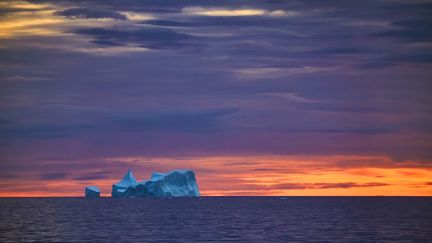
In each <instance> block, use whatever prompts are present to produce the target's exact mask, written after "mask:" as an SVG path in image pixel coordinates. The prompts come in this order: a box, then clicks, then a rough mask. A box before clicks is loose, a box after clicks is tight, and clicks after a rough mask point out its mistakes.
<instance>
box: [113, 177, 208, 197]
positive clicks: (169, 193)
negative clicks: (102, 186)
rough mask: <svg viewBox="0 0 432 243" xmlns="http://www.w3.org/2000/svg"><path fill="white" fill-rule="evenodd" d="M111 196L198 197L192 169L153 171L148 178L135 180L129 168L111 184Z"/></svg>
mask: <svg viewBox="0 0 432 243" xmlns="http://www.w3.org/2000/svg"><path fill="white" fill-rule="evenodd" d="M111 195H112V197H126V198H134V197H199V196H200V193H199V190H198V185H197V182H196V179H195V173H194V172H193V171H192V170H173V171H170V172H168V173H157V172H154V173H153V174H152V176H151V178H150V180H147V181H142V182H137V181H136V179H135V177H134V176H133V174H132V171H131V170H128V172H127V173H126V175H125V176H124V177H123V179H121V180H120V181H119V182H117V183H115V184H114V185H113V186H112V193H111Z"/></svg>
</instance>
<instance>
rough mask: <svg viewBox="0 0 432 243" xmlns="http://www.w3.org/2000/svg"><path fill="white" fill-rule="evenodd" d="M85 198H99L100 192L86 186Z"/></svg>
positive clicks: (93, 187)
mask: <svg viewBox="0 0 432 243" xmlns="http://www.w3.org/2000/svg"><path fill="white" fill-rule="evenodd" d="M85 197H100V190H99V188H98V187H96V186H86V188H85Z"/></svg>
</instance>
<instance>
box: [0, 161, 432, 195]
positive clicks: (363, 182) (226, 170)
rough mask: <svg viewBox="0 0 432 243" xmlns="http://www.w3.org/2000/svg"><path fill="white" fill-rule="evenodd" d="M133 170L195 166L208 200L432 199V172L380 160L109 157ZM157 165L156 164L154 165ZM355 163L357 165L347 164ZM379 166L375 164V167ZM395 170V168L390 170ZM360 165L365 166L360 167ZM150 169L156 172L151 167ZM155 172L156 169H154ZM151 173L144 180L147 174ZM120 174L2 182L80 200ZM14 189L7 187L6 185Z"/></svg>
mask: <svg viewBox="0 0 432 243" xmlns="http://www.w3.org/2000/svg"><path fill="white" fill-rule="evenodd" d="M106 160H107V162H108V163H110V161H117V162H119V161H120V162H122V163H125V165H127V166H129V167H131V168H134V173H135V175H136V176H137V179H139V181H141V180H143V179H145V178H148V177H149V174H150V173H151V172H152V171H157V170H159V171H168V170H172V169H176V168H190V169H193V170H195V171H196V173H197V180H198V185H199V187H200V191H201V194H202V195H203V196H432V186H431V185H430V181H431V180H430V178H432V169H431V168H423V167H419V166H417V163H418V162H414V161H412V162H408V163H407V162H405V163H404V164H405V166H406V167H398V165H397V164H394V163H395V162H392V161H391V160H390V159H388V158H386V157H379V156H375V157H373V156H238V157H198V158H180V159H169V158H144V157H127V158H109V159H106ZM156 161H157V164H155V162H156ZM344 161H354V162H355V163H354V164H355V165H354V164H353V165H349V164H344ZM373 163H375V164H376V166H373V165H372V164H373ZM391 163H393V164H392V165H393V166H395V167H394V168H393V167H391ZM361 164H365V165H363V166H360V165H361ZM149 165H151V166H154V168H155V169H149ZM152 168H153V167H152ZM143 171H145V172H146V173H148V176H143V175H142V172H143ZM122 173H124V171H119V173H118V176H116V177H113V178H111V179H103V180H87V181H79V180H71V179H57V180H42V179H33V180H29V181H24V182H22V181H21V180H18V181H16V180H12V179H10V180H8V181H3V183H2V189H1V190H0V196H1V197H53V196H54V197H62V196H71V197H80V196H83V194H84V187H85V186H86V185H96V186H99V187H100V188H101V191H102V196H110V193H111V185H112V184H113V183H115V182H116V181H117V180H119V179H120V178H121V176H122ZM8 184H9V185H14V186H9V187H8V186H7V185H8Z"/></svg>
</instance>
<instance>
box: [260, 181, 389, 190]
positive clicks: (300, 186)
mask: <svg viewBox="0 0 432 243" xmlns="http://www.w3.org/2000/svg"><path fill="white" fill-rule="evenodd" d="M381 186H390V184H388V183H381V182H369V183H356V182H341V183H281V184H276V185H271V186H263V188H266V189H272V190H275V189H278V190H309V189H334V188H338V189H349V188H355V187H381Z"/></svg>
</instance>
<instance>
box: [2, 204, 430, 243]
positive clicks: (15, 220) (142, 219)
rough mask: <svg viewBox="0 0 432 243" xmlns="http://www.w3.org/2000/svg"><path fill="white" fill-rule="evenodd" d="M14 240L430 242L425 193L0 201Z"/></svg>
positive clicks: (5, 238)
mask: <svg viewBox="0 0 432 243" xmlns="http://www.w3.org/2000/svg"><path fill="white" fill-rule="evenodd" d="M16 241H42V242H50V241H57V242H76V241H84V242H88V241H92V242H94V241H98V242H107V241H112V242H128V241H138V242H154V241H162V242H167V241H178V242H202V241H216V242H219V241H238V242H349V241H356V242H359V241H360V242H367V241H369V242H376V241H383V242H432V198H431V197H427V198H426V197H287V198H286V199H284V200H283V199H281V198H279V197H204V198H201V199H199V198H175V199H174V198H173V199H121V198H118V199H114V198H100V199H85V198H21V199H19V198H3V199H0V242H16Z"/></svg>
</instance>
